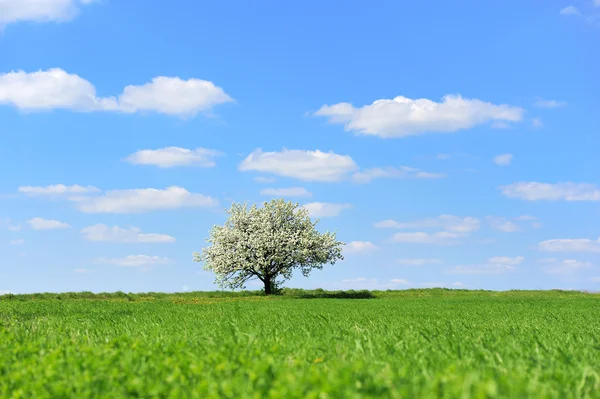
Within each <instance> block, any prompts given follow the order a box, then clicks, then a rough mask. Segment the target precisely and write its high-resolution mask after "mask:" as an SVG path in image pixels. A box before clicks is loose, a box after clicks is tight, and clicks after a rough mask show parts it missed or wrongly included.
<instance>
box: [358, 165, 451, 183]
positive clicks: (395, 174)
mask: <svg viewBox="0 0 600 399" xmlns="http://www.w3.org/2000/svg"><path fill="white" fill-rule="evenodd" d="M443 177H446V175H445V174H444V173H431V172H423V171H421V170H419V169H416V168H411V167H409V166H401V167H399V168H393V167H388V168H372V169H366V170H364V171H361V172H356V173H354V174H353V175H352V180H353V181H354V182H355V183H368V182H370V181H371V180H373V179H381V178H409V179H441V178H443Z"/></svg>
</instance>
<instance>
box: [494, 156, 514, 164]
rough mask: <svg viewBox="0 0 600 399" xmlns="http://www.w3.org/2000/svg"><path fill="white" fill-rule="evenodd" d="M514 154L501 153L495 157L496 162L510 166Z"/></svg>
mask: <svg viewBox="0 0 600 399" xmlns="http://www.w3.org/2000/svg"><path fill="white" fill-rule="evenodd" d="M512 158H513V156H512V154H500V155H496V156H495V157H494V163H495V164H496V165H498V166H508V165H510V163H511V162H512Z"/></svg>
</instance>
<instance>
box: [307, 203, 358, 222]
mask: <svg viewBox="0 0 600 399" xmlns="http://www.w3.org/2000/svg"><path fill="white" fill-rule="evenodd" d="M302 207H303V208H304V209H306V210H307V211H308V213H309V214H310V216H311V217H313V218H324V217H334V216H338V215H339V214H340V213H341V212H342V211H343V210H346V209H350V208H352V205H350V204H332V203H328V202H310V203H308V204H305V205H303V206H302Z"/></svg>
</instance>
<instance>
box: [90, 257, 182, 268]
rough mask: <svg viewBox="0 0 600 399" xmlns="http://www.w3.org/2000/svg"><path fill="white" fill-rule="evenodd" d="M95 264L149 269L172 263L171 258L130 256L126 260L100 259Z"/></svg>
mask: <svg viewBox="0 0 600 399" xmlns="http://www.w3.org/2000/svg"><path fill="white" fill-rule="evenodd" d="M95 263H104V264H109V265H115V266H120V267H142V268H149V267H152V266H158V265H167V264H169V263H171V260H170V259H169V258H163V257H159V256H149V255H129V256H126V257H124V258H99V259H96V261H95Z"/></svg>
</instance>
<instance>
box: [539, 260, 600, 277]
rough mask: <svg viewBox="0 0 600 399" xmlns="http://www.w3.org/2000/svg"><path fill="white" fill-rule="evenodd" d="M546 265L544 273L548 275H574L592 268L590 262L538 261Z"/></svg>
mask: <svg viewBox="0 0 600 399" xmlns="http://www.w3.org/2000/svg"><path fill="white" fill-rule="evenodd" d="M539 262H540V263H543V264H545V265H546V267H545V268H544V271H545V272H546V273H548V274H574V273H577V272H581V271H584V270H590V269H592V268H593V267H594V265H593V264H592V263H591V262H582V261H578V260H574V259H565V260H562V261H559V260H558V259H541V260H540V261H539Z"/></svg>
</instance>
